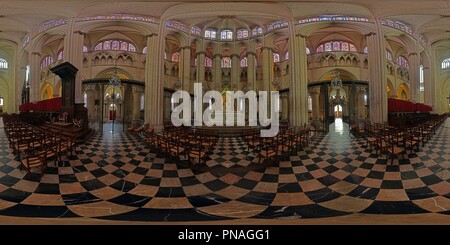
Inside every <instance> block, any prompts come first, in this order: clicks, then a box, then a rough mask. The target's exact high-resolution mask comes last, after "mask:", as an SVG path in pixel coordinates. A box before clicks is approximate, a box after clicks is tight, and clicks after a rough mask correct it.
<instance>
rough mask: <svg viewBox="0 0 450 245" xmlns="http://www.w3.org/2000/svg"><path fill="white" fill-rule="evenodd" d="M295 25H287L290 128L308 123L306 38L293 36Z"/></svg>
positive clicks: (300, 35) (299, 35) (292, 23)
mask: <svg viewBox="0 0 450 245" xmlns="http://www.w3.org/2000/svg"><path fill="white" fill-rule="evenodd" d="M294 26H295V23H294V21H291V22H290V23H289V40H290V42H289V45H290V46H289V55H290V56H291V57H289V60H290V62H291V64H290V66H289V67H290V68H291V74H290V75H291V79H290V84H289V108H291V110H290V112H289V120H290V122H291V124H292V126H303V125H304V124H305V123H308V78H307V70H308V69H307V59H306V58H307V57H306V38H307V37H306V36H304V35H302V34H295V29H294Z"/></svg>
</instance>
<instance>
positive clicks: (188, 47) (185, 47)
mask: <svg viewBox="0 0 450 245" xmlns="http://www.w3.org/2000/svg"><path fill="white" fill-rule="evenodd" d="M180 49H189V50H190V49H192V47H191V46H183V47H180Z"/></svg>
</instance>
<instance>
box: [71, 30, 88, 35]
mask: <svg viewBox="0 0 450 245" xmlns="http://www.w3.org/2000/svg"><path fill="white" fill-rule="evenodd" d="M73 33H75V34H79V35H82V36H87V35H88V34H87V33H86V32H82V31H80V30H78V31H74V32H73Z"/></svg>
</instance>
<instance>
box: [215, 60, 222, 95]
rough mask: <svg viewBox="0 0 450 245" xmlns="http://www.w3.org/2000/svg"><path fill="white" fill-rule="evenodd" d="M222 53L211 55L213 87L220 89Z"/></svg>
mask: <svg viewBox="0 0 450 245" xmlns="http://www.w3.org/2000/svg"><path fill="white" fill-rule="evenodd" d="M221 61H222V55H221V54H214V56H213V81H214V89H215V90H219V91H220V90H221V84H222V66H221Z"/></svg>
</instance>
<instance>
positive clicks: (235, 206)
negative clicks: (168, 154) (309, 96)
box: [0, 119, 450, 224]
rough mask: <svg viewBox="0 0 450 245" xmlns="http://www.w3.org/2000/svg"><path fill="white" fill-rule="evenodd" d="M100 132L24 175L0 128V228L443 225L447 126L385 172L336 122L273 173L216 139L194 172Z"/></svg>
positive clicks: (448, 170) (447, 207)
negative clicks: (164, 224)
mask: <svg viewBox="0 0 450 245" xmlns="http://www.w3.org/2000/svg"><path fill="white" fill-rule="evenodd" d="M118 126H120V125H116V127H117V128H119V127H118ZM108 127H110V125H105V128H104V132H103V134H100V133H97V134H96V135H95V136H94V137H93V138H92V139H91V140H90V141H88V142H86V143H85V144H82V145H79V146H78V147H77V149H76V155H74V156H70V157H69V158H65V159H63V160H62V161H60V162H58V163H57V166H55V165H54V163H53V161H50V163H49V166H48V167H47V168H46V169H45V171H44V173H43V174H40V173H38V172H36V173H31V174H30V175H26V172H25V171H21V170H19V168H18V166H19V162H18V161H17V160H16V159H15V158H14V155H13V154H12V152H11V150H10V149H9V147H8V141H7V139H6V137H5V134H4V132H3V129H0V223H1V222H14V223H35V222H36V223H41V222H46V221H49V222H51V221H52V220H53V221H54V220H56V221H60V222H62V223H65V222H69V223H70V222H81V223H85V222H87V223H94V224H98V223H115V222H117V223H123V222H126V223H130V222H131V223H148V222H172V223H178V222H188V223H192V222H194V223H196V222H199V221H201V222H202V223H204V222H211V223H217V222H219V223H239V224H240V223H250V224H272V223H278V224H280V223H296V222H298V223H302V224H308V223H326V224H334V223H336V224H341V223H353V224H354V223H364V224H367V223H391V222H393V223H396V222H401V221H404V222H405V223H411V222H417V223H447V224H448V223H450V217H449V215H450V147H449V143H450V119H447V121H446V122H445V123H444V124H443V126H441V127H440V128H439V130H438V131H437V132H436V134H435V135H434V136H433V137H432V138H431V140H430V141H429V142H428V143H426V144H425V146H424V147H421V149H420V150H419V151H418V152H413V154H408V155H406V156H405V160H403V159H400V160H397V159H395V160H394V162H393V164H391V163H390V162H389V163H388V164H387V161H386V160H385V155H381V156H378V155H376V154H375V152H372V151H371V150H369V149H367V147H366V146H365V142H364V141H362V140H357V139H356V140H355V139H352V138H350V137H349V133H348V125H346V124H342V123H339V121H337V122H336V123H335V124H332V125H331V126H330V133H329V134H327V135H326V136H317V137H316V138H315V139H314V140H313V141H312V142H311V144H310V145H309V147H307V148H305V149H304V150H301V151H298V152H293V153H292V154H291V155H290V156H287V157H285V158H284V159H281V161H280V162H279V164H275V165H273V166H271V167H266V166H265V165H263V164H260V163H258V159H257V157H255V155H254V153H252V152H250V153H249V152H247V151H246V150H247V147H246V145H245V143H244V142H242V141H241V140H240V139H238V138H228V139H225V138H224V139H220V141H219V143H218V144H217V146H216V148H215V149H214V150H213V152H212V153H211V154H210V156H209V159H208V161H207V163H206V165H203V166H202V167H200V168H194V169H191V168H190V167H189V166H188V164H187V163H186V162H183V161H181V162H179V161H175V160H173V159H166V158H164V157H162V156H161V155H160V154H158V153H155V152H152V151H151V150H150V149H149V148H148V147H147V146H146V145H145V143H144V141H143V140H142V138H140V137H139V136H135V135H131V134H128V133H122V132H121V131H120V130H117V128H116V130H115V131H114V133H112V132H111V130H110V128H108ZM120 129H121V127H120ZM399 217H400V218H399ZM43 218H44V219H43ZM43 220H44V221H43ZM45 220H46V221H45ZM399 220H400V221H399Z"/></svg>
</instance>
